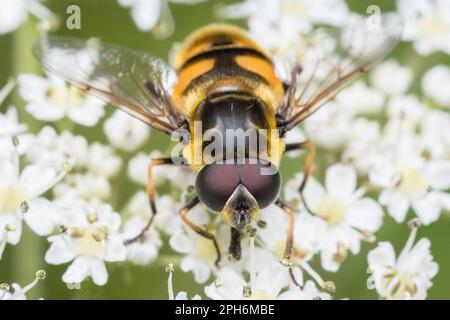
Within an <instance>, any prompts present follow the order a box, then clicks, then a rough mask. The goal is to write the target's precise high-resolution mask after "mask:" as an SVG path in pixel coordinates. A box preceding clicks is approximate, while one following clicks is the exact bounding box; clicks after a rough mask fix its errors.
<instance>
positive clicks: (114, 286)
mask: <svg viewBox="0 0 450 320" xmlns="http://www.w3.org/2000/svg"><path fill="white" fill-rule="evenodd" d="M231 2H235V1H224V0H217V1H215V0H212V1H211V0H210V1H206V2H204V3H200V4H198V5H179V4H170V8H171V11H172V14H173V16H174V19H175V23H176V28H175V33H174V34H173V35H172V36H170V37H169V38H167V39H163V40H161V39H157V38H155V37H154V36H153V35H152V33H150V32H149V33H144V32H140V31H138V29H137V28H136V26H135V25H134V23H133V21H132V19H131V16H130V13H129V10H128V9H126V8H122V7H120V6H119V5H118V4H117V2H116V1H115V0H76V1H73V0H50V1H44V4H45V5H46V6H47V7H48V8H49V9H50V10H51V11H52V12H54V13H55V14H56V15H58V16H59V17H60V18H61V21H62V27H61V28H60V29H59V30H58V31H57V33H60V34H66V35H70V36H76V37H92V36H95V37H99V38H101V39H103V40H105V41H107V42H112V43H117V44H121V45H123V46H127V47H130V48H134V49H141V50H147V51H149V52H151V53H152V54H154V55H156V56H159V57H162V58H164V59H167V57H168V52H169V50H170V48H171V45H172V44H173V42H176V41H181V40H182V39H183V38H184V37H185V36H186V35H187V34H189V33H190V32H191V31H193V30H195V29H196V28H198V27H201V26H203V25H205V24H207V23H210V22H214V21H218V18H217V17H216V16H215V15H214V12H215V11H217V8H219V7H220V6H221V5H223V4H227V3H231ZM71 4H77V5H79V6H80V8H81V30H67V29H66V28H65V27H64V21H65V20H64V19H65V18H66V17H67V14H66V8H67V6H69V5H71ZM348 4H349V6H350V8H351V9H352V10H353V11H356V12H359V13H361V14H364V13H365V12H366V8H367V7H368V6H369V5H372V4H377V5H379V6H380V8H381V10H382V11H391V10H394V9H395V1H390V0H386V1H376V0H370V1H366V0H364V1H361V0H352V1H348ZM232 23H235V24H239V25H241V26H245V21H232ZM35 26H36V20H35V19H34V18H32V17H31V18H30V19H28V21H27V22H26V23H25V24H23V25H22V26H21V27H20V28H19V29H17V30H16V31H15V32H14V33H11V34H8V35H4V36H0V86H2V85H3V84H4V83H6V81H7V80H8V78H9V77H11V76H14V75H17V74H19V73H22V72H32V73H38V74H39V73H41V71H40V68H39V66H38V65H37V62H36V60H35V59H34V58H33V56H32V54H31V50H30V47H31V44H32V41H33V39H35V38H36V37H37V35H38V32H37V30H36V28H35ZM392 57H394V58H396V59H398V60H399V62H400V63H401V64H404V65H407V66H409V67H410V68H412V69H413V71H414V72H415V79H416V80H415V81H414V85H413V87H412V89H411V90H412V92H413V93H416V94H420V79H421V77H422V74H423V73H424V72H425V71H426V70H427V69H428V68H430V67H431V66H433V65H436V64H442V63H447V64H450V61H449V59H448V56H446V55H444V54H440V53H436V54H433V55H430V56H428V57H421V56H418V55H417V54H416V53H415V52H414V50H413V49H412V47H411V45H410V44H409V43H402V44H400V45H399V46H398V47H397V48H396V49H395V51H394V52H393V53H392ZM10 104H14V105H16V106H17V107H18V109H19V113H20V119H21V121H22V122H25V123H27V125H28V126H29V130H30V131H31V132H34V133H36V132H37V131H38V130H39V129H40V128H41V127H43V126H44V125H46V123H43V122H40V121H37V120H34V119H33V118H32V117H31V116H30V115H28V114H27V113H26V112H25V111H24V102H23V101H22V100H21V99H20V97H19V96H18V95H17V93H14V94H13V95H11V97H10V98H9V99H8V101H7V103H4V104H3V105H2V107H1V109H0V111H1V112H4V111H5V110H6V107H7V106H8V105H10ZM112 110H113V108H112V107H109V108H108V113H109V114H110V113H111V112H112ZM56 127H58V124H56ZM70 127H71V131H72V132H73V133H74V134H83V135H85V136H87V137H89V138H90V140H92V141H93V140H97V141H100V142H103V143H106V142H107V141H106V139H105V137H104V135H103V133H102V129H101V125H98V126H97V127H96V128H85V127H80V126H77V125H75V124H73V125H70ZM58 129H61V128H58ZM168 141H169V138H167V137H166V136H165V135H163V134H160V133H158V132H156V131H155V130H153V132H152V135H151V138H150V140H149V142H148V143H147V145H146V147H145V150H146V151H150V150H153V149H162V150H164V149H166V147H167V143H168ZM318 153H319V154H320V153H321V152H320V151H319V152H318ZM120 155H121V156H122V157H123V158H124V159H125V164H126V161H127V160H128V159H130V157H131V156H133V155H132V154H125V153H120ZM325 156H327V157H328V156H330V155H329V154H328V153H326V154H325ZM331 156H332V155H331ZM302 160H303V159H302V158H300V159H284V160H283V162H282V166H281V171H282V175H283V178H284V181H286V180H287V179H289V178H291V177H292V176H293V175H294V174H295V173H296V172H297V169H296V168H299V169H300V168H301V166H302ZM320 163H321V160H320V158H319V159H318V163H317V166H318V167H319V168H318V169H319V170H318V171H320ZM124 168H125V169H123V170H122V173H121V174H120V175H119V176H118V177H117V178H115V179H114V180H113V189H114V194H116V195H117V197H118V198H117V199H114V202H115V203H121V204H123V203H125V202H126V200H127V199H129V198H130V196H131V195H132V194H133V193H134V192H135V191H136V190H137V187H136V186H134V185H133V186H131V183H130V182H128V181H129V180H127V178H126V167H124ZM319 178H320V177H319ZM116 209H118V208H116ZM409 217H410V218H412V217H413V214H412V213H411V212H410V213H409ZM449 231H450V219H449V215H448V214H444V215H442V216H441V219H440V220H439V221H438V222H435V223H434V224H432V225H431V226H427V227H422V228H421V229H419V237H423V236H426V237H428V238H430V239H431V242H432V247H431V250H432V254H433V255H434V257H435V260H436V261H437V262H438V264H439V268H440V272H439V273H438V275H437V276H436V277H435V278H434V279H433V287H432V288H431V289H430V290H429V292H428V297H429V298H431V299H449V298H450V271H449V270H450V254H449V250H450V249H449V248H450V246H449V245H450V237H449ZM408 234H409V229H408V228H407V226H406V225H405V224H403V225H397V224H396V223H395V222H394V221H393V219H392V218H390V217H389V216H387V215H385V218H384V224H383V227H382V229H381V231H380V232H379V233H378V237H377V240H378V241H383V240H388V241H391V242H392V243H393V244H394V246H395V248H396V251H397V253H398V252H399V251H400V249H401V248H402V247H403V246H404V244H405V242H406V239H407V237H408ZM375 245H376V243H363V244H362V250H361V253H360V254H359V255H357V256H352V255H349V256H348V258H347V260H346V261H345V262H344V263H343V265H342V267H341V269H340V270H339V272H338V273H336V274H327V273H326V272H323V271H322V270H321V268H320V263H319V261H318V260H319V259H318V257H316V259H315V260H314V263H313V265H314V267H315V268H316V270H318V271H319V273H320V274H321V275H322V276H323V278H324V279H326V280H333V281H334V282H335V283H336V287H337V293H336V295H335V297H336V298H345V297H348V298H351V299H376V298H377V295H376V293H375V291H373V290H368V289H367V285H366V280H367V277H368V274H367V273H366V270H367V252H368V251H369V250H370V249H373V248H374V247H375ZM47 248H48V243H47V241H46V239H45V238H40V237H38V236H37V235H35V234H33V233H32V232H31V231H30V230H29V229H28V227H27V226H26V225H25V224H24V232H23V235H22V240H21V242H20V243H19V244H18V245H17V246H10V245H7V246H6V250H5V253H4V254H3V258H2V260H1V261H0V283H2V282H8V283H12V282H18V283H19V284H20V285H22V286H23V285H25V284H26V283H29V282H31V281H32V280H33V278H34V274H35V272H36V271H37V270H38V269H45V270H46V271H47V279H46V280H44V281H42V282H40V283H39V284H38V285H37V286H36V287H35V288H34V289H33V290H32V291H31V292H30V293H29V295H28V296H29V298H39V297H43V298H45V299H166V298H167V273H166V272H165V271H164V267H165V266H166V265H167V263H169V262H174V263H175V268H176V269H175V270H176V271H175V273H174V289H175V291H176V292H178V291H181V290H183V291H187V292H188V295H189V296H191V295H193V294H200V295H202V297H204V294H203V286H202V285H197V284H195V281H194V279H193V276H192V275H191V274H190V273H183V272H181V271H180V270H179V268H178V267H177V265H176V263H177V262H178V261H179V258H177V257H176V256H175V255H173V253H171V251H170V249H169V248H168V239H167V238H164V246H163V249H162V250H161V253H160V257H159V258H158V260H157V261H156V262H155V263H154V264H152V265H151V266H149V267H136V266H132V265H130V264H128V263H122V264H120V263H111V264H108V265H107V268H108V271H109V281H108V283H107V284H106V285H105V286H103V287H98V286H95V285H94V284H93V283H92V282H91V281H90V280H88V281H85V282H84V283H82V290H69V289H67V287H66V285H65V284H64V283H63V282H62V281H61V276H62V274H63V273H64V271H65V269H66V267H67V265H62V266H50V265H47V264H46V263H45V261H44V254H45V251H46V249H47ZM211 281H212V280H210V281H209V282H208V283H207V284H209V283H210V282H211Z"/></svg>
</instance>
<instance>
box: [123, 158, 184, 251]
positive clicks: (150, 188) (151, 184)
mask: <svg viewBox="0 0 450 320" xmlns="http://www.w3.org/2000/svg"><path fill="white" fill-rule="evenodd" d="M161 165H176V164H175V163H173V162H172V159H171V158H170V157H167V158H156V159H151V160H150V164H149V165H148V169H147V194H148V200H149V203H150V209H151V211H152V215H151V217H150V219H149V220H148V222H147V225H146V226H145V227H144V229H142V231H141V232H140V233H139V234H138V235H137V236H135V237H133V238H131V239H128V240H125V241H124V244H125V245H129V244H132V243H134V242H136V241H138V240H140V239H142V237H143V236H144V235H145V233H146V232H147V230H149V229H150V227H151V226H152V224H153V220H154V219H155V216H156V213H157V210H156V202H155V199H156V190H155V181H154V179H153V168H154V167H156V166H161Z"/></svg>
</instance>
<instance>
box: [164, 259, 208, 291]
mask: <svg viewBox="0 0 450 320" xmlns="http://www.w3.org/2000/svg"><path fill="white" fill-rule="evenodd" d="M166 271H167V272H169V277H168V279H167V291H168V293H169V300H189V299H188V296H187V293H186V292H185V291H180V292H178V293H177V295H176V296H175V294H174V291H173V284H172V277H173V272H174V269H173V264H172V263H169V265H168V266H167V267H166ZM191 300H202V298H201V297H200V296H199V295H197V294H196V295H195V296H193V297H192V299H191Z"/></svg>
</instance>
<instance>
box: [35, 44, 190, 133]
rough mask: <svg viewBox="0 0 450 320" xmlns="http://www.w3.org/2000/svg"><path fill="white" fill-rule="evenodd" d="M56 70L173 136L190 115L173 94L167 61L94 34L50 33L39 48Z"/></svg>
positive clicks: (41, 56) (41, 57)
mask: <svg viewBox="0 0 450 320" xmlns="http://www.w3.org/2000/svg"><path fill="white" fill-rule="evenodd" d="M33 51H34V53H35V55H36V57H37V58H38V59H39V61H40V62H41V64H42V66H43V68H44V69H45V70H46V71H47V72H48V73H50V74H53V75H56V76H58V77H61V78H63V79H64V80H66V81H67V82H68V83H70V84H72V85H74V86H75V87H77V88H79V89H80V90H81V91H83V92H86V93H92V94H94V95H97V96H98V97H100V98H102V99H104V100H106V101H107V102H110V103H111V104H113V105H116V106H117V107H119V108H120V109H122V110H124V111H125V112H127V113H129V114H130V115H132V116H134V117H136V118H137V119H139V120H141V121H143V122H145V123H147V124H149V125H150V126H152V127H154V128H156V129H158V130H161V131H163V132H165V133H168V134H170V133H171V132H172V131H173V130H175V129H177V128H178V127H179V126H180V125H181V124H182V123H183V122H184V121H185V119H184V118H183V116H182V115H181V113H180V112H179V111H178V110H177V109H176V108H175V106H174V104H173V101H172V99H171V97H170V94H169V92H168V86H169V82H170V81H171V80H174V79H176V75H175V72H174V71H173V70H172V69H171V68H170V67H169V66H168V65H167V64H166V63H165V62H164V61H162V60H161V59H158V58H156V57H153V56H151V55H150V54H148V53H146V52H140V51H134V50H131V49H127V48H123V47H120V46H116V45H112V44H107V43H103V42H101V41H100V40H98V39H94V38H91V39H89V40H82V39H77V38H69V37H59V36H45V37H42V38H40V39H39V40H38V41H36V43H35V44H34V46H33Z"/></svg>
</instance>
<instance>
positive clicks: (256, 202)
mask: <svg viewBox="0 0 450 320" xmlns="http://www.w3.org/2000/svg"><path fill="white" fill-rule="evenodd" d="M400 29H401V26H400V24H399V22H398V21H397V20H396V18H395V17H389V16H383V17H382V18H381V19H380V25H379V26H376V27H374V28H371V26H369V25H367V24H366V23H365V22H360V23H358V24H357V25H356V26H354V25H350V26H349V27H347V28H341V29H325V28H322V29H319V30H317V31H316V32H315V33H314V34H313V35H305V36H304V37H299V39H298V41H299V42H298V45H297V46H295V48H294V50H293V51H292V52H293V53H292V54H291V55H287V58H286V62H288V63H287V65H288V66H289V68H288V70H289V72H288V75H289V76H288V77H287V79H285V81H283V80H281V78H280V77H279V76H278V75H277V73H276V68H275V66H274V63H273V61H272V58H271V56H270V54H269V53H268V52H267V51H266V50H264V49H263V48H262V47H261V46H260V45H258V43H256V42H255V41H253V40H252V39H251V38H250V36H248V35H247V34H246V33H245V32H244V31H243V30H241V29H239V28H237V27H234V26H231V25H225V24H213V25H209V26H206V27H203V28H201V29H199V30H197V31H195V32H193V33H192V34H191V35H189V36H188V37H187V38H186V40H185V41H184V42H183V43H182V44H181V46H180V48H179V50H178V52H177V54H176V56H175V59H174V63H173V66H172V67H170V66H169V65H168V64H166V63H165V62H164V61H162V60H161V59H158V58H156V57H154V56H152V55H150V54H149V53H146V52H139V51H134V50H131V49H126V48H122V47H119V46H116V45H110V44H105V43H102V42H101V41H99V40H98V39H90V40H86V41H85V40H80V39H75V38H67V37H58V36H45V37H43V38H41V39H40V40H39V41H38V42H37V43H36V45H35V46H34V52H35V54H36V56H37V57H38V59H39V60H40V62H41V63H42V65H43V68H44V69H45V70H46V71H47V72H49V73H52V74H54V75H57V76H60V77H62V78H63V79H65V80H66V81H68V82H69V83H70V84H72V85H74V86H76V87H77V88H79V89H80V90H82V91H83V92H86V93H92V94H94V95H97V96H99V97H101V98H103V99H105V100H106V101H108V102H110V103H111V104H113V105H116V106H117V107H119V108H121V109H122V110H124V111H125V112H127V113H129V114H130V115H132V116H134V117H136V118H137V119H139V120H141V121H143V122H145V123H147V124H148V125H150V126H151V127H153V128H155V129H158V130H160V131H162V132H164V133H166V134H169V135H170V134H172V133H174V132H175V131H177V130H178V129H183V130H185V131H188V132H189V133H190V136H191V137H194V139H191V140H190V141H188V142H187V143H185V146H184V148H183V150H182V152H181V154H180V157H181V158H183V160H184V161H183V162H182V165H186V164H187V165H189V166H190V168H191V169H192V170H193V171H194V173H195V174H196V182H195V191H196V195H195V196H194V197H193V198H192V199H191V200H190V201H188V203H187V204H186V205H185V206H184V207H183V208H182V209H181V210H180V212H179V213H180V216H181V219H182V220H183V221H184V222H185V223H186V224H187V225H188V226H189V227H190V228H192V230H194V231H195V232H196V233H198V234H199V235H201V236H203V237H206V238H208V239H210V240H211V241H212V242H213V244H214V246H215V249H216V251H217V260H216V265H217V266H218V264H219V261H220V259H221V252H220V249H219V246H218V243H217V240H216V238H215V235H214V234H213V233H212V232H210V231H209V230H207V228H204V227H202V226H199V225H196V224H195V223H194V222H192V221H191V220H190V219H189V215H188V214H189V211H190V210H191V209H192V208H193V207H194V206H196V205H198V204H199V203H202V204H203V205H205V206H206V207H207V208H208V209H209V210H210V211H212V212H217V213H221V214H222V216H223V219H224V220H225V221H226V222H227V223H228V224H229V225H230V228H231V243H230V246H229V253H230V255H231V257H233V258H235V259H237V260H238V259H240V256H241V247H240V241H241V236H242V232H243V230H244V228H245V227H246V226H248V225H250V224H251V223H252V221H255V220H256V219H257V218H258V213H259V211H260V209H262V208H265V207H267V206H269V205H270V204H273V203H274V204H275V205H276V206H278V207H280V208H281V209H282V211H283V212H285V213H286V214H287V216H288V219H289V227H288V231H287V237H286V245H285V250H284V261H285V262H286V261H287V262H288V264H287V265H290V264H289V262H290V259H291V251H292V242H293V223H294V211H293V209H291V208H290V207H289V206H288V205H287V204H286V203H284V202H283V201H282V200H281V199H280V198H279V196H278V194H279V189H280V184H281V179H280V174H279V172H278V170H275V172H272V174H263V173H262V171H263V169H264V168H265V167H266V166H268V165H269V166H273V167H275V168H278V166H279V163H280V159H281V156H282V154H283V153H284V152H288V151H290V150H298V149H305V150H306V151H307V156H306V161H305V165H304V169H303V171H304V179H303V182H302V184H301V186H300V188H299V190H298V191H299V193H300V195H302V192H303V190H304V187H305V185H306V183H307V180H308V177H309V176H310V175H311V172H312V167H313V162H314V146H313V144H312V143H311V142H310V141H299V142H298V143H290V144H284V143H283V141H282V138H283V136H284V135H285V134H286V132H287V131H289V130H290V129H292V128H294V127H295V126H297V125H298V124H299V123H301V122H302V121H303V120H305V119H306V118H307V117H308V116H309V115H311V114H312V113H313V112H315V111H316V110H318V109H319V108H320V107H321V106H323V105H324V104H326V103H327V102H328V101H330V100H331V99H333V98H334V96H335V95H336V94H337V93H338V92H339V91H340V90H341V89H342V88H343V87H345V86H346V85H348V84H349V83H350V82H352V81H353V80H355V79H357V78H359V77H361V76H362V75H363V74H364V73H366V72H367V70H368V69H369V68H371V67H372V66H373V65H374V64H376V63H377V62H378V61H380V60H381V59H382V58H383V57H385V56H386V55H387V54H388V53H389V52H390V51H391V50H392V49H393V48H394V47H395V45H396V43H397V42H398V39H399V36H400V31H401V30H400ZM170 79H175V81H174V83H175V84H174V85H173V86H172V87H171V88H169V87H168V82H169V80H170ZM195 122H201V123H202V128H201V129H196V127H195V126H194V123H195ZM207 129H215V130H216V131H218V132H219V133H225V131H226V130H229V129H233V130H236V129H244V130H256V131H259V130H266V135H265V136H266V138H267V140H270V144H271V145H272V146H273V145H275V148H270V150H269V151H270V152H267V150H265V152H264V154H263V153H262V152H261V151H260V150H259V149H258V150H254V147H252V146H251V144H248V145H247V144H245V148H244V153H243V155H240V156H237V155H236V152H235V151H236V150H235V149H232V152H231V153H229V152H220V151H221V150H219V151H218V152H216V154H215V156H214V159H213V160H209V161H207V160H205V159H204V158H201V159H200V161H194V159H193V158H194V155H193V153H194V152H193V150H194V149H195V146H200V150H204V149H205V148H207V147H208V144H207V143H205V142H203V141H200V142H199V141H197V139H196V138H195V137H196V134H195V133H198V130H200V131H201V133H204V132H205V131H206V130H207ZM196 130H197V132H195V131H196ZM224 136H225V135H224ZM185 142H186V141H185ZM223 142H225V141H223ZM216 151H217V150H216ZM222 160H231V162H230V161H227V162H224V161H222ZM239 160H243V161H239ZM247 160H254V161H247ZM160 165H176V163H174V161H173V159H172V158H171V157H163V158H157V159H152V160H151V162H150V164H149V166H148V187H147V191H148V196H149V202H150V207H151V210H152V213H153V214H152V217H151V218H150V220H149V222H148V224H147V226H146V227H145V229H144V230H142V232H141V233H140V234H138V235H137V236H136V237H135V238H133V239H129V240H128V241H126V244H129V243H132V242H134V241H137V240H139V239H140V238H141V237H143V236H144V235H145V232H146V231H147V230H148V229H149V228H150V226H151V224H152V222H153V220H154V217H155V215H156V214H157V208H156V205H155V196H156V192H155V187H154V182H153V177H152V169H153V168H154V167H155V166H160ZM305 206H306V207H307V204H306V203H305ZM290 271H291V272H290V273H291V276H292V270H290ZM292 278H293V276H292ZM293 280H294V281H295V279H294V278H293Z"/></svg>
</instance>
